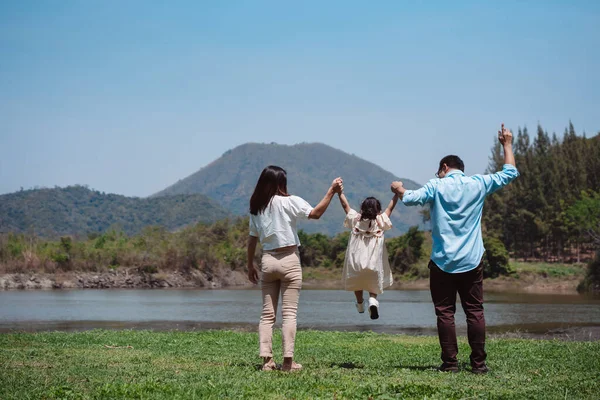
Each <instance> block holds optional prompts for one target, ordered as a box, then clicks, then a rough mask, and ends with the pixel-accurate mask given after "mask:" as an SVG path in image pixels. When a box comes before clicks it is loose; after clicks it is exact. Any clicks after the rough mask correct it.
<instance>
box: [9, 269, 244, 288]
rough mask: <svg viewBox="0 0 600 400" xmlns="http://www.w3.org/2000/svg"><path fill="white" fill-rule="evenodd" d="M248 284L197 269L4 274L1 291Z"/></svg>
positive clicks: (238, 275) (237, 275)
mask: <svg viewBox="0 0 600 400" xmlns="http://www.w3.org/2000/svg"><path fill="white" fill-rule="evenodd" d="M247 284H248V279H247V278H246V274H245V273H244V272H243V271H224V272H215V273H210V272H209V273H207V272H200V271H195V270H194V271H190V272H188V273H186V272H181V271H161V272H158V273H147V272H144V271H141V270H140V269H138V268H119V269H117V270H109V271H105V272H76V271H74V272H61V273H55V274H45V273H32V274H3V275H0V290H11V289H119V288H121V289H156V288H192V287H200V288H221V287H227V286H241V285H247Z"/></svg>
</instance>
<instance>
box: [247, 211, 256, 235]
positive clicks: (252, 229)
mask: <svg viewBox="0 0 600 400" xmlns="http://www.w3.org/2000/svg"><path fill="white" fill-rule="evenodd" d="M248 223H249V227H250V232H249V234H250V236H254V237H258V229H256V222H255V221H254V218H252V216H250V221H249V222H248Z"/></svg>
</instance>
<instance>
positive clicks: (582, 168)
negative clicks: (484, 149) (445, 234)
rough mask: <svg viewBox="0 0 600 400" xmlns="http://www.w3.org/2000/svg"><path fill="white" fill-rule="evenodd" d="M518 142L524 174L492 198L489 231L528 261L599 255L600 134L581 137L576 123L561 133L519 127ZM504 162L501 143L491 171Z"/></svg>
mask: <svg viewBox="0 0 600 400" xmlns="http://www.w3.org/2000/svg"><path fill="white" fill-rule="evenodd" d="M513 147H514V152H515V160H516V163H517V168H518V170H519V173H520V177H519V178H517V179H516V180H515V181H514V182H513V183H512V184H511V185H509V186H508V187H506V188H504V189H503V190H501V191H499V192H497V193H494V194H493V195H492V196H490V197H489V199H488V200H487V202H486V205H485V207H484V215H483V226H484V234H485V235H486V236H489V237H495V238H498V239H500V240H501V241H502V242H503V243H504V244H505V245H506V247H507V249H508V250H509V252H510V253H511V255H512V256H513V257H515V258H522V259H524V260H525V261H527V260H531V259H543V260H545V261H562V262H573V261H576V262H579V261H581V260H582V257H583V256H588V257H589V256H591V255H593V252H594V249H595V244H594V241H593V232H594V231H595V230H597V229H598V226H599V224H600V135H597V136H595V137H592V138H586V135H585V134H584V135H582V136H578V135H577V134H576V132H575V128H574V127H573V124H572V123H570V124H569V127H568V128H567V129H565V131H564V134H563V136H562V138H559V137H558V136H557V135H556V134H552V135H551V136H550V135H549V134H548V132H547V131H545V130H544V129H543V128H542V126H541V125H538V126H537V130H536V133H535V135H533V138H532V137H531V136H530V134H529V132H528V130H527V128H523V129H520V128H519V130H518V132H517V135H516V137H515V140H514V145H513ZM502 163H503V158H502V152H501V147H500V145H499V144H497V145H495V146H494V147H493V149H492V154H491V156H490V164H489V167H488V170H487V172H488V173H491V172H495V171H498V170H500V169H501V168H502Z"/></svg>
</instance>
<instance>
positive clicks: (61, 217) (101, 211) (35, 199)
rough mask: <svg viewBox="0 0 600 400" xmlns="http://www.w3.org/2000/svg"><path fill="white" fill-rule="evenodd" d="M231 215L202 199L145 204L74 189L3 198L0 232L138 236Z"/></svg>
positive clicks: (173, 198)
mask: <svg viewBox="0 0 600 400" xmlns="http://www.w3.org/2000/svg"><path fill="white" fill-rule="evenodd" d="M228 215H230V214H229V213H228V212H227V211H225V210H224V209H223V208H221V207H220V206H219V205H218V204H216V203H215V202H214V201H212V200H210V199H209V198H207V197H206V196H204V195H201V194H195V195H177V196H168V197H157V198H149V199H141V198H136V197H126V196H121V195H117V194H104V193H100V192H98V191H94V190H89V189H87V188H86V187H83V186H69V187H66V188H55V189H34V190H24V191H20V192H15V193H10V194H5V195H1V196H0V233H5V232H31V231H33V232H35V233H36V234H39V235H42V236H56V235H82V234H86V233H91V232H102V231H105V230H106V229H108V228H110V227H119V228H120V229H122V230H124V231H125V232H126V233H128V234H135V233H138V232H139V231H141V229H142V228H143V227H144V226H147V225H161V226H164V227H166V228H167V229H170V230H174V229H178V228H181V227H183V226H185V225H187V224H190V223H195V222H214V221H216V220H218V219H222V218H225V217H227V216H228Z"/></svg>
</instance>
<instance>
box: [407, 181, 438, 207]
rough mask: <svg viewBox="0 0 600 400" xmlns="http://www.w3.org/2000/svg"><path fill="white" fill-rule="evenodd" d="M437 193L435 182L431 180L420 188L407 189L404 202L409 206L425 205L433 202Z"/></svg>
mask: <svg viewBox="0 0 600 400" xmlns="http://www.w3.org/2000/svg"><path fill="white" fill-rule="evenodd" d="M434 195H435V184H434V183H433V181H429V182H427V183H426V184H425V186H423V187H422V188H420V189H417V190H407V191H406V192H404V196H402V203H404V204H405V205H407V206H416V205H420V206H422V205H424V204H427V203H431V202H433V196H434Z"/></svg>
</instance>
